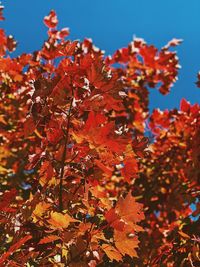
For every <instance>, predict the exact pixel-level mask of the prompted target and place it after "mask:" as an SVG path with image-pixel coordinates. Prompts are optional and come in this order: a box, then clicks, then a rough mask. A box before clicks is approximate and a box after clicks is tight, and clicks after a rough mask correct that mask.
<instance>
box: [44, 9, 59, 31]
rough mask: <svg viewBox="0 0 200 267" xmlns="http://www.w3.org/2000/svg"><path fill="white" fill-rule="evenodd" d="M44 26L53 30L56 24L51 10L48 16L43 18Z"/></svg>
mask: <svg viewBox="0 0 200 267" xmlns="http://www.w3.org/2000/svg"><path fill="white" fill-rule="evenodd" d="M44 24H45V25H46V26H47V27H48V28H55V27H56V26H57V24H58V19H57V16H56V12H55V11H54V10H51V11H50V13H49V15H48V16H46V17H44Z"/></svg>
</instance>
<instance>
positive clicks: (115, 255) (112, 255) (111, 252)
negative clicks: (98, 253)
mask: <svg viewBox="0 0 200 267" xmlns="http://www.w3.org/2000/svg"><path fill="white" fill-rule="evenodd" d="M101 248H102V249H103V251H104V252H105V253H106V255H107V256H108V258H109V259H110V260H111V261H113V260H116V261H121V260H122V255H121V254H120V252H119V251H118V250H117V249H116V248H114V247H113V246H110V245H107V244H103V245H102V246H101Z"/></svg>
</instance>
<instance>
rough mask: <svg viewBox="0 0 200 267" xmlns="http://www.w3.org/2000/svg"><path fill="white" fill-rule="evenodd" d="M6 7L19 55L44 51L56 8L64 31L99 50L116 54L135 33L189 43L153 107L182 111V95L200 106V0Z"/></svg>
mask: <svg viewBox="0 0 200 267" xmlns="http://www.w3.org/2000/svg"><path fill="white" fill-rule="evenodd" d="M2 4H3V5H4V6H5V11H4V15H5V17H6V20H5V22H2V25H3V28H5V29H6V32H7V34H12V35H14V37H15V39H17V41H18V49H17V52H15V55H18V54H20V53H22V52H31V51H34V50H37V49H39V48H40V47H41V45H42V43H43V41H44V40H45V39H46V30H47V29H46V27H45V26H44V24H43V17H44V16H45V15H47V14H48V13H49V11H50V10H51V9H54V10H55V11H56V12H57V14H58V19H59V27H60V28H61V27H69V28H70V30H71V36H70V38H72V39H83V38H84V37H90V38H92V39H93V41H94V44H95V45H96V46H97V47H100V48H101V49H103V50H105V51H106V54H111V53H113V52H114V51H115V50H116V49H118V48H120V47H124V46H126V45H127V44H128V43H129V42H130V41H131V40H132V38H133V35H136V36H137V37H141V38H144V39H145V40H146V41H147V43H149V44H154V45H155V46H157V47H159V48H160V47H162V46H164V45H165V44H166V43H167V42H168V41H169V40H171V39H172V38H174V37H176V38H181V39H184V42H183V43H182V45H181V46H178V47H177V51H178V56H179V58H180V64H181V65H182V69H181V70H180V74H179V80H178V81H177V82H176V84H175V85H174V87H173V88H172V90H171V93H170V94H169V95H168V96H165V97H163V96H161V95H160V94H159V93H158V92H157V91H155V90H152V93H151V97H150V107H151V108H157V107H159V108H161V109H165V108H173V107H179V102H180V99H181V98H182V97H184V98H186V99H188V100H189V101H190V102H191V103H195V102H199V103H200V89H198V88H196V86H195V84H194V82H195V81H196V74H197V72H198V71H199V70H200V15H199V14H200V0H191V1H187V0H166V1H164V0H163V1H162V0H151V1H150V0H96V1H95V0H85V1H84V0H76V1H75V0H74V1H72V0H34V1H27V0H18V1H17V0H15V1H11V0H10V1H8V0H7V1H6V0H5V1H2Z"/></svg>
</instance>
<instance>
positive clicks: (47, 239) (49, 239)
mask: <svg viewBox="0 0 200 267" xmlns="http://www.w3.org/2000/svg"><path fill="white" fill-rule="evenodd" d="M58 239H60V237H59V236H57V235H49V236H46V237H44V238H42V239H41V240H40V242H39V243H38V244H46V243H50V242H53V241H56V240H58Z"/></svg>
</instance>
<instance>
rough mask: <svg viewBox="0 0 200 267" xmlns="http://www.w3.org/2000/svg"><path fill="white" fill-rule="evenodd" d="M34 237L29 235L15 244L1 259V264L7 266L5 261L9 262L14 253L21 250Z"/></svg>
mask: <svg viewBox="0 0 200 267" xmlns="http://www.w3.org/2000/svg"><path fill="white" fill-rule="evenodd" d="M31 238H32V236H31V235H27V236H25V237H23V238H22V239H20V240H19V241H18V242H17V243H15V244H13V245H12V246H11V247H10V248H9V249H8V251H7V252H5V253H4V254H3V255H2V256H1V258H0V264H5V261H6V260H7V258H8V257H9V256H10V255H11V254H12V253H13V252H15V251H16V250H17V249H19V248H20V247H21V246H22V245H23V244H25V243H26V242H27V241H28V240H29V239H31Z"/></svg>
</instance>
